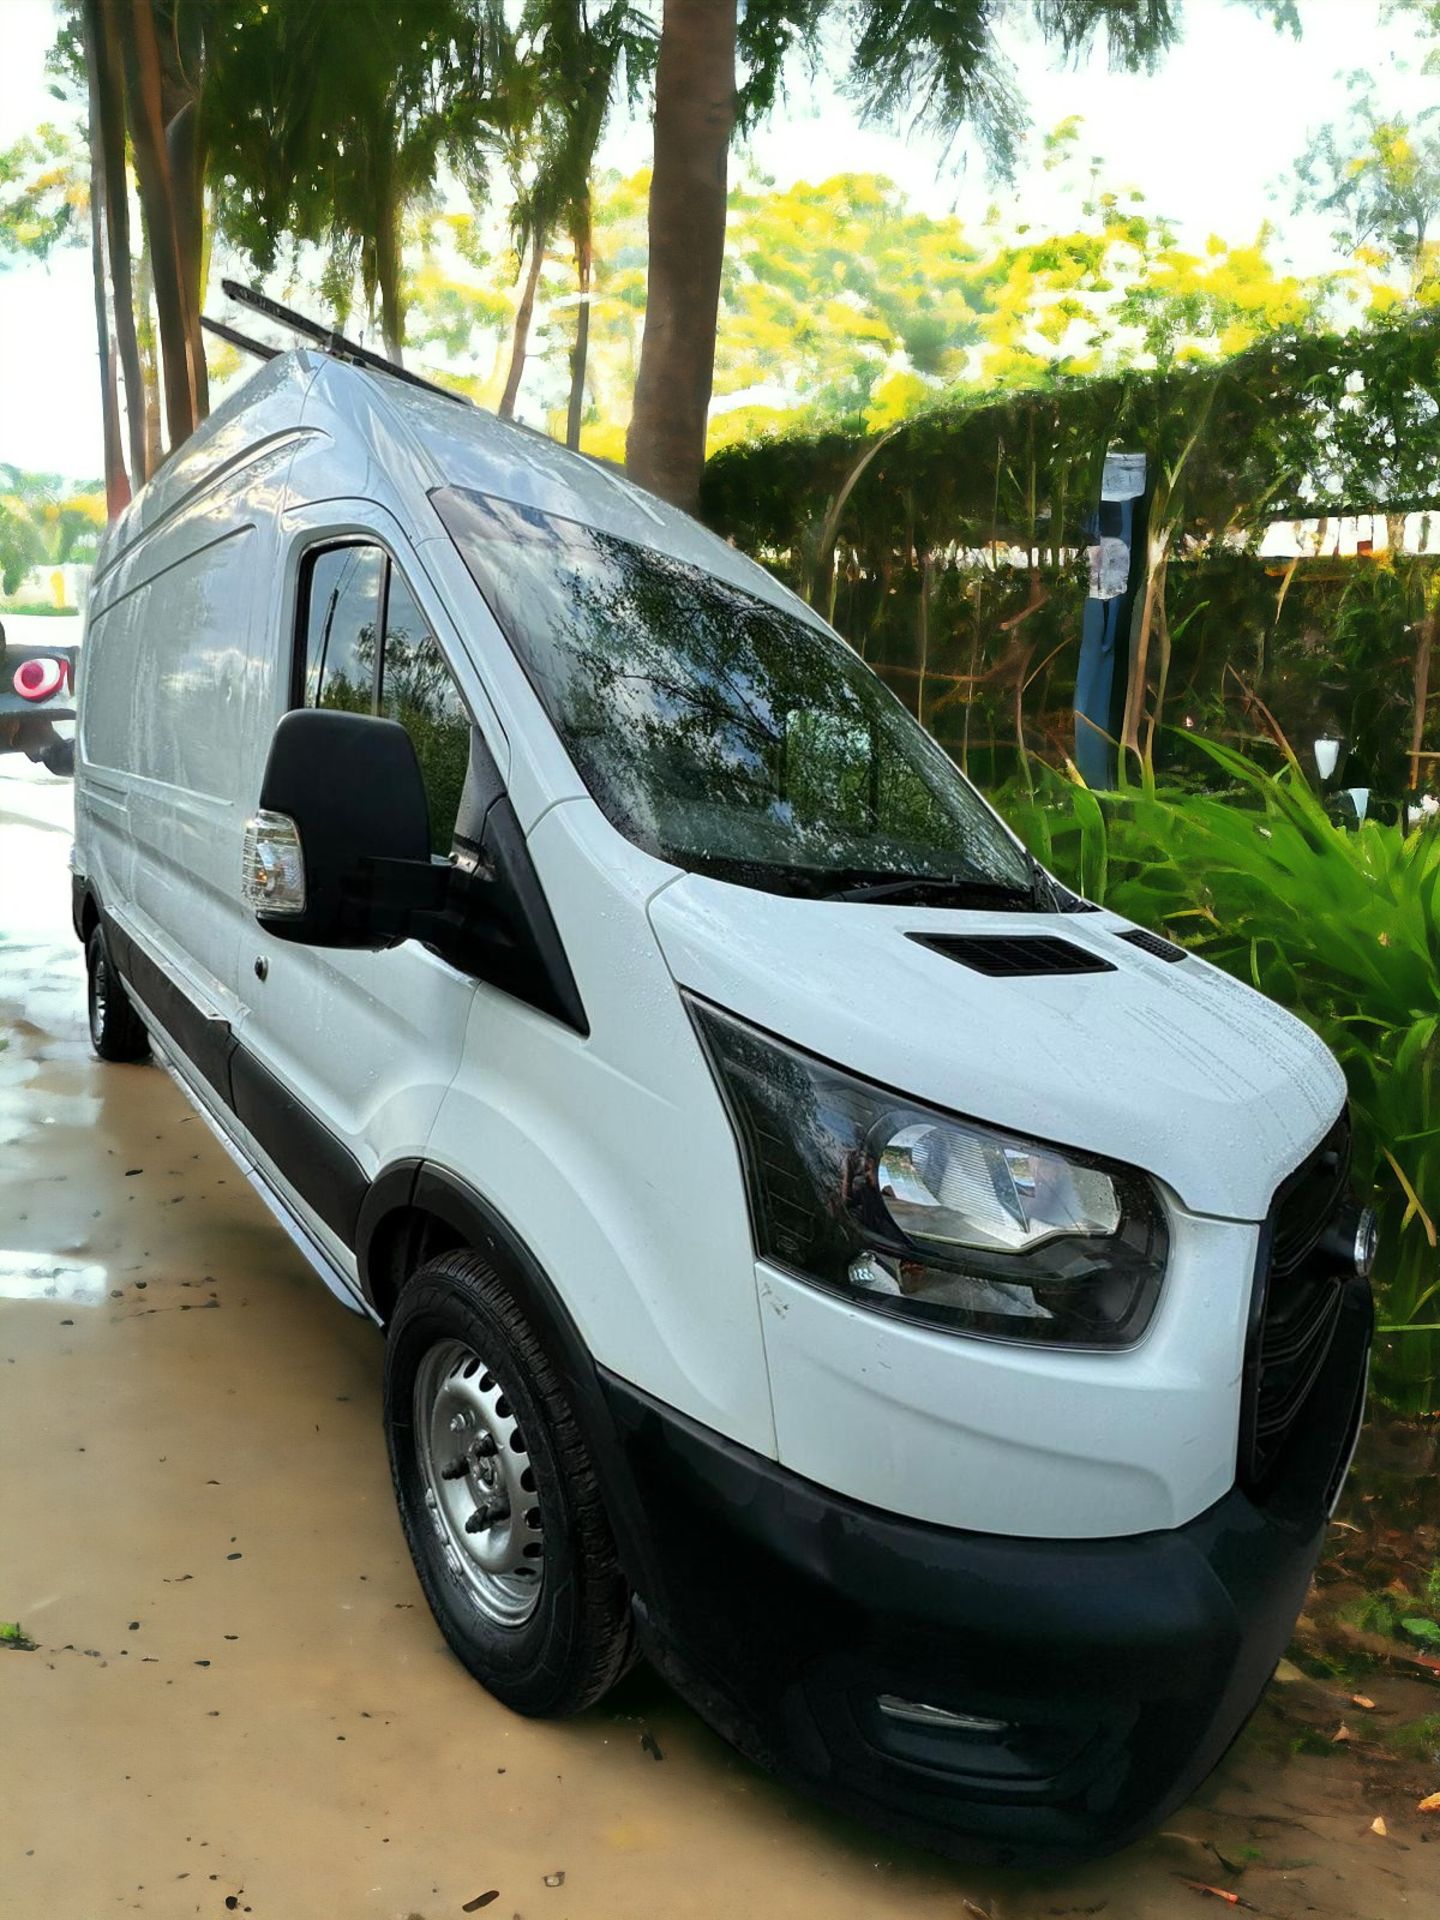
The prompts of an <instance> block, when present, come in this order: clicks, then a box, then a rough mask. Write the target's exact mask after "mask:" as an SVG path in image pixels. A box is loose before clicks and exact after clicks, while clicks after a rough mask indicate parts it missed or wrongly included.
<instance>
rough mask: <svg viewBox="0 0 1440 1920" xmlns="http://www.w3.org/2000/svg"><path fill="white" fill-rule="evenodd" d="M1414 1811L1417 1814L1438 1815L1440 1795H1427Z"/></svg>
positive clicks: (1439, 1811)
mask: <svg viewBox="0 0 1440 1920" xmlns="http://www.w3.org/2000/svg"><path fill="white" fill-rule="evenodd" d="M1415 1811H1416V1812H1417V1813H1440V1793H1427V1794H1426V1796H1425V1798H1424V1799H1423V1800H1422V1801H1421V1802H1420V1804H1419V1806H1418V1807H1417V1808H1416V1809H1415Z"/></svg>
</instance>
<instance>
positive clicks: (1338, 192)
mask: <svg viewBox="0 0 1440 1920" xmlns="http://www.w3.org/2000/svg"><path fill="white" fill-rule="evenodd" d="M1352 85H1353V86H1354V87H1355V90H1356V91H1355V101H1354V106H1353V109H1352V112H1351V114H1350V116H1349V118H1348V120H1347V121H1345V122H1343V123H1342V124H1341V125H1340V126H1338V127H1334V126H1331V127H1325V128H1323V129H1322V130H1321V132H1320V133H1319V134H1318V135H1317V136H1316V138H1315V140H1314V141H1313V142H1312V143H1311V145H1310V147H1309V149H1308V150H1307V151H1306V153H1305V154H1304V155H1303V156H1302V158H1301V160H1300V161H1299V163H1298V165H1297V168H1296V171H1297V173H1298V174H1299V177H1300V182H1301V188H1302V192H1301V195H1300V196H1299V197H1298V198H1297V206H1301V207H1304V206H1306V205H1308V204H1313V205H1314V206H1316V207H1317V208H1318V209H1319V210H1320V211H1321V212H1322V213H1330V214H1334V215H1335V217H1336V225H1335V240H1336V242H1337V244H1338V245H1340V246H1343V247H1345V248H1346V249H1347V250H1348V251H1349V252H1350V253H1352V254H1353V255H1354V256H1355V257H1356V258H1357V260H1358V261H1360V263H1361V264H1362V265H1364V266H1368V267H1370V268H1372V269H1378V270H1379V271H1380V272H1382V273H1386V274H1394V273H1396V272H1397V271H1398V273H1399V274H1400V275H1401V277H1402V287H1401V289H1400V290H1399V291H1398V297H1402V298H1406V299H1411V300H1414V299H1418V298H1420V297H1422V296H1423V295H1425V294H1426V293H1427V292H1428V291H1429V289H1430V288H1431V287H1432V286H1433V285H1434V283H1435V281H1436V278H1437V264H1440V262H1437V247H1436V241H1435V239H1434V237H1433V235H1434V230H1435V223H1436V215H1437V213H1440V109H1436V108H1433V107H1432V108H1429V109H1427V110H1426V111H1425V112H1424V113H1420V114H1417V115H1415V116H1414V118H1413V119H1407V118H1406V117H1405V116H1404V115H1399V114H1384V113H1382V112H1381V111H1380V110H1379V108H1378V107H1377V105H1376V101H1375V93H1374V88H1373V85H1372V83H1371V82H1370V80H1369V78H1368V76H1365V75H1356V76H1354V77H1353V80H1352ZM1309 196H1313V199H1311V198H1310V197H1309ZM1392 297H1397V296H1392ZM1378 304H1379V305H1380V306H1381V307H1382V308H1383V307H1384V306H1386V305H1388V304H1389V300H1387V299H1386V298H1384V297H1383V296H1382V297H1381V299H1380V300H1379V303H1378Z"/></svg>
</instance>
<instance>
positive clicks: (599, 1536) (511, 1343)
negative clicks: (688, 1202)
mask: <svg viewBox="0 0 1440 1920" xmlns="http://www.w3.org/2000/svg"><path fill="white" fill-rule="evenodd" d="M457 1343H458V1345H459V1346H462V1347H464V1348H466V1349H468V1350H469V1352H470V1354H471V1355H473V1356H479V1357H480V1358H481V1360H482V1362H483V1370H482V1371H480V1372H479V1373H478V1374H477V1375H476V1377H475V1381H474V1386H475V1388H476V1390H478V1389H479V1388H481V1387H485V1386H486V1385H487V1383H488V1384H489V1390H490V1392H491V1393H492V1394H493V1393H495V1392H498V1393H499V1395H500V1398H499V1400H498V1401H497V1402H496V1405H497V1406H498V1407H499V1408H501V1409H503V1410H504V1412H505V1415H506V1417H507V1418H508V1419H509V1420H511V1421H512V1422H513V1426H514V1431H513V1434H512V1436H511V1439H510V1441H509V1448H510V1451H509V1452H507V1451H506V1449H505V1448H504V1447H503V1446H502V1448H501V1449H500V1451H501V1453H502V1454H504V1456H505V1457H504V1459H503V1461H500V1462H499V1463H498V1465H500V1466H503V1467H505V1468H506V1469H507V1470H509V1471H511V1472H512V1473H513V1472H514V1471H515V1463H516V1460H520V1461H522V1462H523V1463H524V1465H523V1467H522V1469H521V1470H522V1471H523V1472H524V1474H525V1480H524V1484H525V1486H526V1487H527V1488H528V1489H529V1490H530V1491H529V1499H530V1501H531V1502H532V1503H533V1504H532V1505H531V1506H530V1507H529V1508H528V1510H527V1520H528V1521H530V1522H531V1523H533V1525H534V1527H535V1529H536V1534H537V1536H538V1537H536V1538H533V1539H532V1540H531V1541H530V1545H529V1548H528V1549H527V1551H529V1552H531V1553H533V1555H534V1558H533V1560H532V1562H531V1563H530V1564H533V1565H534V1566H536V1567H538V1568H539V1570H540V1571H539V1583H538V1595H537V1596H536V1598H535V1599H534V1600H533V1602H532V1603H530V1604H533V1612H531V1613H530V1614H529V1616H528V1618H525V1619H524V1620H523V1621H519V1622H514V1623H511V1622H504V1623H501V1622H497V1621H496V1620H495V1619H493V1618H491V1617H489V1615H488V1614H487V1612H486V1610H485V1602H484V1600H483V1599H477V1597H476V1593H475V1590H474V1586H473V1581H472V1578H471V1577H468V1575H467V1571H466V1562H465V1560H464V1559H463V1557H462V1556H463V1543H461V1542H459V1541H458V1540H457V1538H456V1536H455V1534H454V1532H453V1529H452V1530H451V1532H450V1533H449V1534H448V1536H447V1529H446V1524H445V1521H444V1519H443V1518H441V1517H439V1510H438V1507H437V1508H436V1509H435V1510H434V1511H432V1508H431V1506H430V1504H429V1503H428V1499H427V1495H429V1494H431V1492H432V1487H433V1468H432V1477H427V1468H426V1464H425V1457H426V1450H427V1447H430V1448H432V1456H431V1457H432V1459H433V1442H431V1441H430V1440H428V1438H427V1435H428V1433H429V1431H430V1428H429V1427H428V1426H427V1427H426V1428H425V1429H424V1430H423V1431H420V1432H417V1424H416V1422H417V1412H416V1382H417V1379H419V1378H420V1377H421V1375H422V1369H423V1370H424V1371H425V1375H426V1379H427V1385H428V1380H429V1377H430V1376H431V1375H432V1374H433V1373H434V1372H435V1369H436V1367H437V1364H439V1356H441V1355H444V1354H448V1353H452V1352H454V1351H455V1349H456V1346H457ZM467 1367H468V1362H467V1363H466V1366H464V1367H461V1368H460V1369H459V1371H458V1373H457V1372H454V1371H452V1372H451V1373H449V1374H448V1375H447V1376H446V1378H447V1380H448V1381H449V1382H450V1383H451V1384H453V1385H458V1384H459V1381H460V1378H461V1376H462V1375H464V1376H465V1378H467V1379H468V1378H469V1375H468V1374H467V1372H466V1368H467ZM442 1370H443V1369H442ZM433 1403H434V1402H433V1399H432V1404H433ZM385 1435H386V1441H387V1444H388V1446H389V1450H390V1471H391V1474H392V1476H393V1479H394V1482H395V1496H396V1499H397V1500H398V1501H399V1504H400V1517H401V1520H402V1521H403V1522H404V1526H405V1537H406V1540H407V1541H408V1543H409V1546H410V1552H411V1555H412V1557H413V1559H414V1561H415V1570H416V1572H417V1573H418V1574H419V1576H420V1584H421V1586H422V1587H423V1588H424V1591H425V1598H426V1599H427V1600H428V1601H429V1603H430V1607H431V1610H432V1612H433V1613H434V1615H435V1618H436V1620H437V1621H438V1623H439V1625H440V1630H441V1632H442V1633H443V1634H444V1635H445V1638H446V1640H447V1641H448V1642H449V1644H450V1646H451V1648H452V1650H453V1651H454V1653H455V1654H456V1656H457V1657H458V1658H459V1659H460V1660H461V1661H462V1662H463V1664H464V1665H465V1666H466V1667H467V1668H468V1669H469V1671H470V1672H471V1673H472V1674H473V1675H474V1676H475V1678H476V1679H477V1680H478V1681H479V1682H480V1684H481V1685H482V1686H484V1687H486V1688H487V1689H488V1690H489V1691H490V1692H491V1693H493V1694H494V1695H495V1697H496V1699H498V1700H501V1701H503V1702H504V1704H505V1705H506V1706H507V1707H511V1708H513V1709H514V1711H515V1712H517V1713H524V1714H529V1715H533V1716H535V1717H541V1718H548V1717H558V1716H562V1715H565V1714H573V1713H579V1712H581V1711H582V1710H583V1709H584V1708H586V1707H588V1706H591V1705H593V1704H594V1702H595V1701H596V1700H598V1699H599V1698H600V1697H601V1695H602V1694H604V1693H605V1692H606V1691H607V1690H608V1689H609V1688H610V1687H612V1686H613V1685H614V1684H615V1682H616V1681H617V1680H619V1679H620V1677H621V1676H622V1675H623V1674H624V1673H625V1672H626V1671H627V1669H628V1668H629V1666H630V1665H631V1663H632V1661H633V1658H634V1636H633V1627H632V1619H631V1609H630V1593H629V1588H628V1586H627V1583H626V1581H625V1577H624V1575H623V1573H622V1572H621V1569H620V1563H619V1558H618V1556H617V1554H616V1551H615V1541H614V1537H613V1535H612V1533H611V1530H610V1523H609V1520H608V1518H607V1516H606V1513H605V1509H604V1504H603V1502H602V1500H601V1497H600V1488H599V1483H598V1480H597V1478H596V1473H595V1467H594V1463H593V1461H592V1460H591V1457H590V1453H589V1449H588V1448H587V1446H586V1444H585V1441H584V1438H583V1436H582V1434H581V1431H580V1428H579V1425H578V1424H577V1422H576V1419H575V1415H574V1412H573V1410H572V1407H571V1404H570V1399H569V1395H568V1394H567V1392H566V1389H565V1387H564V1385H563V1383H562V1381H561V1378H560V1375H559V1373H558V1372H557V1370H556V1368H555V1367H554V1365H553V1364H552V1363H551V1361H550V1359H549V1357H548V1355H547V1354H546V1352H545V1350H544V1348H543V1346H542V1345H541V1343H540V1342H539V1340H538V1339H537V1338H536V1336H535V1334H534V1332H533V1331H532V1329H531V1327H530V1326H529V1324H528V1322H527V1321H526V1319H525V1317H524V1315H523V1314H522V1313H521V1312H520V1310H519V1308H518V1307H517V1306H516V1304H515V1302H514V1300H513V1299H512V1298H511V1296H510V1294H509V1293H508V1292H507V1290H506V1288H505V1286H504V1284H503V1283H502V1282H501V1280H500V1278H499V1276H498V1275H497V1274H496V1273H495V1272H494V1270H493V1269H492V1268H491V1267H490V1266H489V1265H488V1264H487V1263H486V1262H485V1261H484V1260H482V1259H480V1258H479V1257H478V1256H477V1255H475V1254H473V1253H468V1252H458V1253H446V1254H442V1255H441V1256H440V1257H439V1258H438V1259H435V1260H432V1261H430V1262H429V1263H428V1264H427V1265H425V1266H424V1267H422V1268H421V1269H420V1270H419V1272H418V1273H416V1274H415V1276H414V1277H413V1278H412V1279H411V1280H410V1281H409V1282H408V1284H407V1285H406V1286H405V1288H404V1290H403V1291H402V1293H401V1295H400V1301H399V1304H398V1306H397V1307H396V1310H395V1314H394V1317H393V1318H392V1320H391V1322H390V1326H389V1330H388V1335H387V1340H386V1347H385ZM455 1444H456V1445H461V1444H462V1442H460V1441H457V1442H456V1443H455ZM512 1454H513V1457H512ZM467 1457H468V1456H467ZM453 1467H454V1463H453V1462H452V1471H451V1472H449V1473H446V1474H443V1475H442V1476H441V1477H442V1478H443V1479H445V1480H448V1481H450V1482H452V1483H463V1486H461V1487H460V1490H458V1491H457V1492H456V1493H455V1494H454V1496H453V1497H454V1498H455V1499H456V1500H460V1501H463V1500H464V1499H465V1498H467V1497H468V1498H471V1499H473V1498H474V1497H475V1493H474V1487H473V1482H472V1480H471V1479H470V1478H468V1477H467V1476H466V1475H465V1474H461V1473H457V1472H456V1471H454V1470H453ZM480 1470H481V1469H480V1468H478V1467H477V1468H476V1469H475V1471H480ZM490 1471H495V1469H494V1468H492V1469H490ZM439 1497H440V1498H443V1497H444V1494H443V1490H441V1492H440V1494H439ZM523 1571H524V1570H523V1568H522V1573H523ZM526 1578H527V1579H528V1575H527V1576H526ZM510 1585H511V1586H512V1587H513V1585H514V1581H513V1579H512V1580H511V1581H510Z"/></svg>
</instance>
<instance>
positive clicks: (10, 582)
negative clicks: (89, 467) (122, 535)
mask: <svg viewBox="0 0 1440 1920" xmlns="http://www.w3.org/2000/svg"><path fill="white" fill-rule="evenodd" d="M104 525H105V496H104V494H103V492H102V491H101V489H100V487H99V485H98V483H94V484H92V485H91V486H89V487H77V486H75V485H73V484H71V483H70V482H68V481H64V480H62V479H61V478H60V476H59V475H58V474H54V473H26V472H24V471H23V470H22V469H21V468H19V467H13V466H7V465H5V464H4V463H3V462H0V592H3V593H6V594H12V593H14V592H15V591H16V589H17V588H18V587H19V585H20V582H21V580H22V579H23V578H24V576H25V575H26V574H27V573H28V572H29V571H30V569H31V568H32V567H41V566H49V567H58V566H64V565H65V563H66V562H67V561H70V560H86V559H90V558H92V557H93V556H94V553H95V548H96V543H97V539H98V535H99V532H100V529H101V528H102V527H103V526H104Z"/></svg>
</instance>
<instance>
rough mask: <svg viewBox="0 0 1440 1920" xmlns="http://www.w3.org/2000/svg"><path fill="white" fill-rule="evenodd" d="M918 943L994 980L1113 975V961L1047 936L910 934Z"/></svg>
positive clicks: (909, 936) (908, 937) (1016, 934)
mask: <svg viewBox="0 0 1440 1920" xmlns="http://www.w3.org/2000/svg"><path fill="white" fill-rule="evenodd" d="M906 938H907V939H910V940H915V941H918V943H919V944H920V945H921V946H922V947H930V948H932V949H933V950H934V952H936V953H940V954H943V955H944V956H945V958H946V959H947V960H958V961H959V962H960V965H961V966H962V967H971V968H973V969H974V971H975V972H976V973H984V974H988V975H989V977H990V978H991V979H992V980H1017V979H1024V978H1028V977H1031V976H1033V975H1036V974H1046V973H1114V972H1115V970H1116V969H1115V966H1114V964H1113V962H1111V961H1109V960H1105V959H1103V958H1102V957H1101V956H1100V955H1099V954H1098V953H1092V952H1091V951H1090V949H1089V948H1088V947H1077V946H1075V945H1073V944H1072V943H1071V942H1070V941H1069V940H1059V939H1057V938H1056V937H1055V936H1054V935H1053V934H1048V933H997V934H988V933H911V934H907V936H906Z"/></svg>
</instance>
